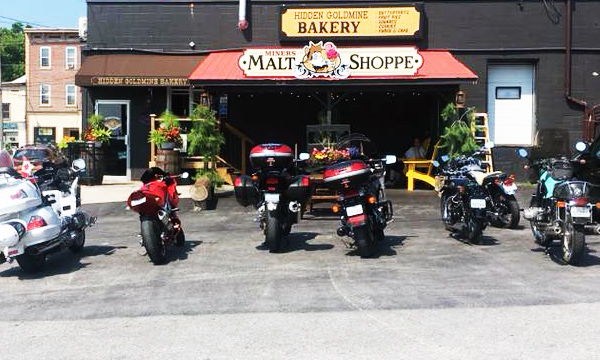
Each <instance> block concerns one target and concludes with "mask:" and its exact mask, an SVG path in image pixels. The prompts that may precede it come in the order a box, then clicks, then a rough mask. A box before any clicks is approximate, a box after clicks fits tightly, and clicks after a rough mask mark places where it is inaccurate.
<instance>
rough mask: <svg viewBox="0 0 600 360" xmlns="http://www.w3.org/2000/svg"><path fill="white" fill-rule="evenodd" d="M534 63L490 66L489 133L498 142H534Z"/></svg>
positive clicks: (504, 143) (521, 143)
mask: <svg viewBox="0 0 600 360" xmlns="http://www.w3.org/2000/svg"><path fill="white" fill-rule="evenodd" d="M534 70H535V69H534V66H533V65H526V64H523V65H521V64H519V65H516V64H514V65H513V64H510V65H490V66H489V67H488V116H489V121H490V135H491V139H492V141H494V143H495V144H497V145H532V144H533V141H534V134H535V84H534Z"/></svg>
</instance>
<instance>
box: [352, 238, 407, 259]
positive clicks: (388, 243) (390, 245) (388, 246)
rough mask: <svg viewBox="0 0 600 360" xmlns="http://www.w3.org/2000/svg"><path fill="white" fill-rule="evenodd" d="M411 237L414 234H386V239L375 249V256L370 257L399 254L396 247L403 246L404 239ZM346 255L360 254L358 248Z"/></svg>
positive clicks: (376, 257)
mask: <svg viewBox="0 0 600 360" xmlns="http://www.w3.org/2000/svg"><path fill="white" fill-rule="evenodd" d="M409 237H414V236H397V235H386V236H385V239H384V240H383V241H382V242H380V243H379V246H378V248H377V250H376V251H375V253H374V254H373V256H371V257H370V259H378V258H380V257H382V256H395V255H397V254H398V252H396V247H398V246H403V245H404V240H406V239H407V238H409ZM346 255H348V256H359V255H360V254H359V252H358V249H352V250H351V251H349V252H348V253H346Z"/></svg>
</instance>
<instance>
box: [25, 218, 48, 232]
mask: <svg viewBox="0 0 600 360" xmlns="http://www.w3.org/2000/svg"><path fill="white" fill-rule="evenodd" d="M46 225H48V224H46V220H44V218H43V217H41V216H38V215H33V216H32V217H31V218H30V219H29V222H28V223H27V231H31V230H33V229H39V228H41V227H44V226H46Z"/></svg>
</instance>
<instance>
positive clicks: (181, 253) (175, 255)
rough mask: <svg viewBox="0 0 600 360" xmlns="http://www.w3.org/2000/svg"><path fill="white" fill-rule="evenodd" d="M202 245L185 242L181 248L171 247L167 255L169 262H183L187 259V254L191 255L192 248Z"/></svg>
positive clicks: (195, 242)
mask: <svg viewBox="0 0 600 360" xmlns="http://www.w3.org/2000/svg"><path fill="white" fill-rule="evenodd" d="M200 244H202V241H192V240H186V242H185V245H183V246H181V247H177V246H174V247H171V248H170V249H169V250H170V254H169V258H170V261H175V260H185V259H187V258H188V254H189V253H191V252H192V251H193V250H194V248H195V247H196V246H198V245H200Z"/></svg>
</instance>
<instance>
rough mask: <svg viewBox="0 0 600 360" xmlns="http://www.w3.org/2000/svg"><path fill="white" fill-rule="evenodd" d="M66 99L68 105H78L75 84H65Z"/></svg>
mask: <svg viewBox="0 0 600 360" xmlns="http://www.w3.org/2000/svg"><path fill="white" fill-rule="evenodd" d="M65 99H66V105H67V106H75V105H77V88H76V87H75V85H73V84H69V85H66V86H65Z"/></svg>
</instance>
